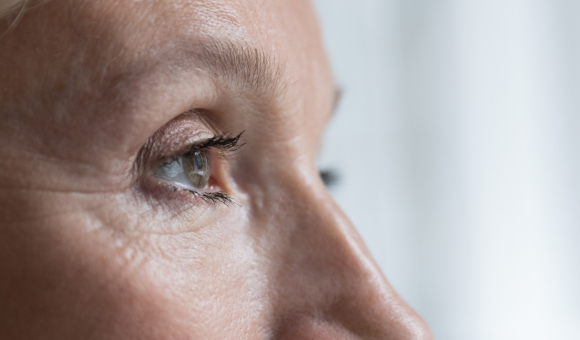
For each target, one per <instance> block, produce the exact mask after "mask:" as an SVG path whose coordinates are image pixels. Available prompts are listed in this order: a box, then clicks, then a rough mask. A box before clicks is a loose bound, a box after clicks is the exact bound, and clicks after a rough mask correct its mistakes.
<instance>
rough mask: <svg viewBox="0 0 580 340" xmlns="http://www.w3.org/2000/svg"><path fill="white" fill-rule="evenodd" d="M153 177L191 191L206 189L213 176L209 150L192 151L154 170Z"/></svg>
mask: <svg viewBox="0 0 580 340" xmlns="http://www.w3.org/2000/svg"><path fill="white" fill-rule="evenodd" d="M153 175H154V176H156V177H158V178H161V179H164V180H166V181H170V182H173V183H174V184H178V185H180V186H183V187H185V188H189V189H205V188H206V187H207V185H208V182H209V179H210V176H211V157H210V155H209V150H207V149H203V150H192V151H190V152H188V153H186V154H184V155H182V156H178V157H175V158H173V159H170V160H169V161H167V162H165V163H163V164H160V165H158V166H157V167H156V168H155V169H153Z"/></svg>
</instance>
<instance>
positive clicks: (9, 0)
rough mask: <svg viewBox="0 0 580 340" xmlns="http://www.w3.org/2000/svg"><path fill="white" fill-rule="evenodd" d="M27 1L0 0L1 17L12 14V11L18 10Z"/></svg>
mask: <svg viewBox="0 0 580 340" xmlns="http://www.w3.org/2000/svg"><path fill="white" fill-rule="evenodd" d="M25 1H26V0H0V17H2V16H4V15H5V14H8V13H10V11H12V10H14V9H16V8H18V7H19V6H18V5H21V4H23V3H24V2H25Z"/></svg>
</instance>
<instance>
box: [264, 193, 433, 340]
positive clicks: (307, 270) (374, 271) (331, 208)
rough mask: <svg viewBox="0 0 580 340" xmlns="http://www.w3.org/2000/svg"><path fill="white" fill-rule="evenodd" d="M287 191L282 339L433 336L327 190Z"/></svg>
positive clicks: (281, 250)
mask: <svg viewBox="0 0 580 340" xmlns="http://www.w3.org/2000/svg"><path fill="white" fill-rule="evenodd" d="M286 193H287V195H289V196H288V197H285V199H284V201H285V202H288V205H287V206H286V208H285V209H283V210H284V211H283V212H281V213H280V214H279V218H281V220H279V221H278V222H279V223H277V225H278V226H281V228H282V229H281V231H280V234H279V235H280V239H279V241H280V242H279V243H278V248H277V257H276V258H277V259H278V260H277V261H278V263H276V265H275V266H272V268H275V272H274V273H273V275H272V277H273V278H274V279H273V280H272V288H273V289H272V291H275V292H276V293H275V299H274V300H275V303H274V311H275V313H274V315H275V324H276V327H275V336H274V338H276V339H319V340H320V339H393V340H411V339H417V340H418V339H421V340H423V339H432V335H431V333H430V331H429V328H428V327H427V325H426V324H425V322H424V321H423V320H422V319H421V317H420V316H419V315H418V314H417V313H416V312H415V311H414V310H413V309H412V308H411V307H410V306H409V305H407V304H406V303H405V301H403V300H402V299H401V297H400V296H399V295H398V294H397V293H396V292H395V291H394V290H393V288H392V287H391V286H390V285H389V283H388V281H387V280H386V278H385V277H384V275H383V274H382V272H381V270H380V269H379V268H378V266H377V264H376V263H375V262H374V260H373V259H372V257H371V255H370V253H369V251H368V250H367V248H366V247H365V245H364V243H363V241H362V239H361V238H360V236H359V234H358V233H357V232H356V230H355V228H354V226H353V225H352V224H351V222H350V221H349V220H348V218H347V217H346V216H345V215H344V213H343V212H342V211H341V210H340V208H338V206H337V205H336V203H335V202H334V201H333V199H332V198H331V197H330V195H329V194H328V192H327V190H326V189H324V188H323V187H322V185H320V186H302V187H300V186H299V185H295V186H293V188H292V189H289V190H287V191H286ZM289 202H291V203H289Z"/></svg>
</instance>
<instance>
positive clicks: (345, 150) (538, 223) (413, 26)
mask: <svg viewBox="0 0 580 340" xmlns="http://www.w3.org/2000/svg"><path fill="white" fill-rule="evenodd" d="M315 5H316V7H317V9H318V12H319V15H320V19H321V25H322V28H323V32H324V35H325V41H326V46H327V49H328V52H329V55H330V59H331V63H332V66H333V68H334V71H335V75H336V78H337V82H338V83H339V84H340V85H342V87H343V89H344V96H343V99H342V102H341V103H340V107H339V110H338V113H337V115H336V117H335V118H334V120H333V122H332V123H331V125H330V127H329V130H328V132H327V135H326V139H325V148H324V150H323V154H322V158H321V166H322V167H323V168H324V167H334V168H337V169H338V170H339V171H340V173H341V174H342V176H341V177H342V180H341V183H340V184H339V186H337V187H336V189H335V190H334V196H335V198H336V199H337V201H338V202H339V204H340V205H341V206H342V207H343V208H344V210H345V211H346V213H347V214H348V215H349V216H350V218H351V219H352V220H353V221H354V223H355V225H356V226H357V227H358V229H359V231H360V232H361V234H362V235H363V237H364V239H365V240H366V242H367V244H368V246H369V248H370V250H371V252H372V253H373V254H374V256H375V257H376V259H377V261H378V263H379V264H380V265H381V267H382V269H383V271H384V272H385V273H386V275H387V277H388V278H389V279H390V281H391V283H392V284H393V285H394V287H395V288H396V289H397V290H398V291H399V292H400V293H401V295H402V296H403V297H404V298H405V299H406V300H407V301H409V303H410V304H411V305H412V306H413V307H414V308H415V309H416V310H417V311H418V312H419V313H420V314H421V315H422V316H423V317H424V318H425V319H426V320H427V322H428V323H429V324H430V326H431V328H432V330H433V333H434V334H435V337H436V339H440V340H443V339H447V340H454V339H461V340H465V339H476V340H477V339H482V340H483V339H485V340H500V339H502V340H503V339H506V340H507V339H509V340H513V339H527V340H530V339H531V340H534V339H538V340H539V339H542V340H546V339H558V340H578V339H580V289H579V288H580V160H579V159H580V1H578V0H454V1H453V0H447V1H446V0H315Z"/></svg>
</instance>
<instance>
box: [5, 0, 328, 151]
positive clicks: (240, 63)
mask: <svg viewBox="0 0 580 340" xmlns="http://www.w3.org/2000/svg"><path fill="white" fill-rule="evenodd" d="M0 44H8V45H10V44H12V49H4V53H3V52H2V51H1V50H0V60H7V61H8V63H7V64H11V65H13V66H14V67H12V71H11V72H5V73H4V74H3V75H0V82H7V83H11V84H12V87H11V88H10V91H11V92H12V94H11V95H10V96H4V98H23V101H26V102H27V104H26V105H28V106H30V105H32V104H29V103H31V102H35V103H37V102H38V103H40V104H38V107H29V108H27V109H20V108H17V109H16V110H15V112H19V111H28V112H39V111H43V112H49V111H50V112H55V114H61V115H62V116H66V115H67V114H69V115H76V116H75V117H73V118H71V119H68V120H67V122H68V123H70V124H69V125H68V126H67V125H66V124H58V125H57V124H54V122H55V121H57V120H54V117H48V116H49V115H48V114H45V115H44V116H43V117H44V118H42V119H46V124H36V125H44V126H54V127H55V128H59V129H61V130H65V129H66V131H67V134H68V135H70V134H71V133H70V131H78V136H71V137H70V138H75V139H77V140H79V141H83V140H88V138H85V136H87V135H88V134H94V133H95V132H94V131H96V129H95V127H96V126H98V127H99V129H98V131H104V133H102V134H101V136H100V137H99V138H100V140H102V143H104V144H106V143H110V144H111V149H113V148H117V149H118V145H122V141H119V140H118V139H120V138H125V139H127V138H128V137H126V136H129V135H130V134H129V133H128V131H127V130H128V127H133V128H134V129H136V130H139V131H137V132H138V133H141V131H145V132H147V133H148V134H152V133H153V132H154V131H155V130H156V129H158V128H159V127H160V126H159V124H161V125H163V124H164V123H166V122H167V121H169V120H170V119H172V118H174V117H175V116H176V115H178V114H180V113H182V112H183V111H185V110H187V109H192V108H196V107H195V105H193V104H191V103H192V102H193V101H194V100H195V98H193V97H195V96H193V95H192V93H198V92H196V91H198V90H199V88H203V89H204V91H205V90H207V89H211V88H212V86H214V85H216V84H217V83H219V82H218V81H216V78H220V81H221V83H224V84H226V86H230V87H234V86H238V85H240V84H242V85H243V84H244V82H245V83H252V82H254V83H255V84H254V85H256V84H257V85H260V84H261V85H263V84H264V83H265V84H266V85H267V86H255V87H254V90H255V89H256V88H260V89H262V90H263V89H264V88H267V87H268V86H269V85H268V83H270V84H271V83H273V82H275V81H277V82H279V83H280V84H282V85H281V86H274V87H272V86H270V88H281V87H283V91H278V92H276V91H270V92H267V91H258V92H260V93H261V94H267V95H268V96H269V97H270V98H258V97H259V96H258V95H257V94H256V93H254V94H253V95H252V94H250V96H253V97H254V98H253V99H255V100H261V101H263V102H265V101H266V99H268V100H272V99H276V98H274V97H276V96H278V97H279V98H278V99H279V102H283V105H285V107H284V108H282V109H281V108H280V107H278V108H277V109H275V110H266V111H268V115H267V116H262V117H261V119H262V120H264V118H265V120H275V119H278V120H284V121H290V120H292V121H293V122H294V123H295V124H293V125H294V126H301V125H305V124H304V123H307V125H308V129H310V130H309V131H311V130H316V132H313V133H310V136H311V137H312V138H311V139H315V138H318V137H319V136H317V135H319V134H320V132H321V131H322V129H323V126H324V125H325V122H326V120H327V118H328V113H329V111H330V109H331V107H332V102H333V97H334V85H333V82H332V76H331V73H330V70H329V67H328V63H327V61H326V57H325V53H324V51H323V47H322V44H321V39H320V35H319V30H318V24H317V21H316V17H315V15H314V13H313V10H312V7H311V4H310V3H309V2H308V1H304V0H268V1H263V0H244V1H234V0H221V1H220V0H212V1H187V0H158V1H153V0H149V1H148V0H141V1H138V0H99V1H85V0H46V1H39V3H38V5H37V6H31V7H30V9H29V10H28V11H27V13H26V15H25V16H24V18H23V19H22V20H21V22H20V23H19V24H18V26H17V29H16V30H14V32H13V33H12V34H11V37H10V38H9V39H5V41H0ZM31 66H32V67H31ZM249 66H250V67H249ZM24 74H26V75H27V76H24V77H23V76H22V75H24ZM39 75H42V77H41V78H42V79H40V80H41V81H38V80H39ZM224 75H225V76H224ZM3 77H4V78H5V79H2V78H3ZM22 79H25V80H24V81H23V80H22ZM26 79H29V80H28V81H27V80H26ZM206 85H207V86H206ZM196 86H197V87H196ZM244 90H248V87H245V88H244ZM200 91H201V90H200ZM19 92H21V93H24V94H26V96H28V97H30V98H35V100H32V101H31V100H25V97H26V96H24V95H22V96H21V95H20V93H19ZM202 92H203V91H202ZM232 92H233V91H232ZM254 92H256V91H254ZM199 93H200V96H199V97H203V95H207V93H205V94H203V95H201V92H199ZM240 93H241V92H240ZM213 96H214V97H216V95H215V94H213ZM230 97H231V96H230ZM30 98H29V99H30ZM38 98H41V100H38ZM188 98H191V100H189V99H188ZM188 100H189V102H188ZM176 103H178V104H176ZM202 104H203V105H201V106H200V107H202V108H203V106H204V105H205V104H207V102H206V103H202ZM188 105H189V106H192V107H188ZM47 108H48V110H47ZM78 112H82V113H83V114H82V117H81V115H79V114H77V113H78ZM282 113H284V114H282ZM288 113H290V114H288ZM79 117H80V118H79ZM34 119H35V120H36V121H37V122H38V117H34ZM228 119H229V118H228ZM82 124H84V125H86V126H84V128H83V126H81V125H82ZM106 124H109V125H106ZM144 125H145V126H144ZM286 126H288V124H286ZM71 127H74V130H73V129H71ZM243 129H245V127H244V128H243ZM55 133H59V131H57V132H55ZM308 133H309V132H308V131H303V134H304V135H307V134H308ZM77 137H78V138H77ZM146 137H147V136H146V134H144V135H143V136H140V137H139V138H140V139H139V138H137V139H134V140H135V142H134V143H133V145H132V147H136V146H139V143H142V142H143V140H144V138H146ZM94 141H95V139H94V138H93V139H91V142H92V143H93V144H94ZM39 143H40V142H39ZM91 147H94V146H91ZM68 149H70V148H67V150H68ZM100 150H103V148H101V149H100Z"/></svg>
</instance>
